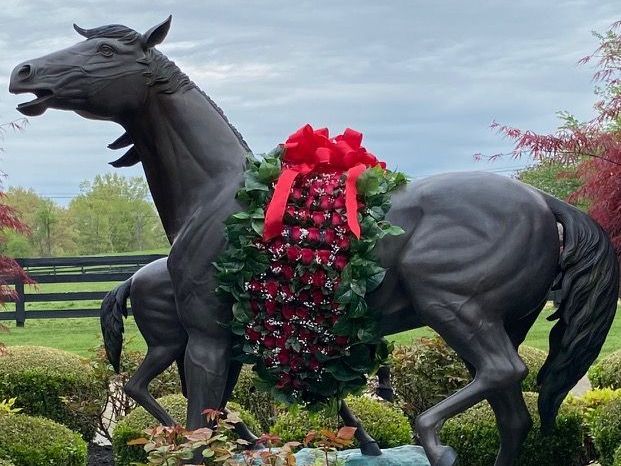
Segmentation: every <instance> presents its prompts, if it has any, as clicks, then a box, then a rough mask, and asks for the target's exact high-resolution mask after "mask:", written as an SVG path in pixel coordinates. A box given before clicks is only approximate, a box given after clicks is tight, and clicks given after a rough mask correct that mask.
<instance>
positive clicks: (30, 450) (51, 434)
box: [0, 414, 87, 466]
mask: <svg viewBox="0 0 621 466" xmlns="http://www.w3.org/2000/svg"><path fill="white" fill-rule="evenodd" d="M0 457H1V458H11V462H12V464H14V466H33V465H51V466H84V465H85V464H86V460H87V447H86V442H85V441H84V440H82V438H81V437H80V435H79V434H77V433H75V432H72V431H71V430H69V429H68V428H67V427H65V426H63V425H61V424H58V423H56V422H54V421H51V420H49V419H44V418H41V417H32V416H27V415H25V414H15V415H0ZM0 464H2V463H0ZM9 464H11V463H9Z"/></svg>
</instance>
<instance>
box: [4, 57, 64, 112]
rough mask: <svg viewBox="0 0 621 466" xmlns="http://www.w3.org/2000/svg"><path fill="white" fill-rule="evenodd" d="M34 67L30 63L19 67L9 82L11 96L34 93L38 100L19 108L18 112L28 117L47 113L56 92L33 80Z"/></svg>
mask: <svg viewBox="0 0 621 466" xmlns="http://www.w3.org/2000/svg"><path fill="white" fill-rule="evenodd" d="M33 71H34V67H33V65H31V64H29V63H22V64H20V65H17V66H16V67H15V69H14V70H13V72H12V73H11V80H10V81H9V92H10V93H11V94H24V93H32V94H34V95H36V98H35V99H33V100H31V101H29V102H24V103H21V104H19V105H18V106H17V110H18V111H19V112H21V113H23V114H24V115H26V116H37V115H41V114H42V113H43V112H45V111H46V110H47V109H48V107H49V104H50V103H51V102H50V101H51V99H52V98H53V97H54V91H52V90H51V89H50V88H49V87H46V86H43V85H38V84H37V83H36V82H35V81H34V80H33V75H34V73H33Z"/></svg>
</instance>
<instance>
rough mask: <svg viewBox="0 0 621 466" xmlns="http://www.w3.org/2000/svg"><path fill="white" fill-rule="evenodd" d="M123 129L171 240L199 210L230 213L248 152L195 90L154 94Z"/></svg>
mask: <svg viewBox="0 0 621 466" xmlns="http://www.w3.org/2000/svg"><path fill="white" fill-rule="evenodd" d="M124 126H125V127H126V129H127V131H128V132H129V133H130V135H131V136H132V139H133V141H134V145H135V147H136V149H137V150H138V153H139V154H140V159H141V161H142V164H143V168H144V171H145V175H146V178H147V182H148V183H149V188H150V190H151V194H152V196H153V200H154V202H155V206H156V208H157V210H158V213H159V215H160V218H161V220H162V224H163V225H164V229H165V230H166V234H167V235H168V237H169V239H170V240H172V239H174V237H175V236H176V234H177V232H178V231H179V229H180V228H181V227H182V226H183V225H184V224H185V222H186V221H187V220H188V218H189V217H190V216H191V215H192V213H193V212H194V211H196V209H197V208H198V207H199V206H200V207H202V208H203V209H206V210H207V212H209V211H213V212H216V211H218V212H222V210H223V209H228V210H231V209H233V205H234V204H233V203H232V202H231V201H232V200H233V199H234V197H235V196H234V193H235V191H236V190H237V189H238V187H239V184H240V182H241V179H242V175H243V170H244V154H245V153H246V152H247V151H248V148H247V146H245V143H243V141H242V140H241V137H240V136H239V135H238V134H237V133H236V132H235V130H234V129H233V128H232V126H231V125H230V124H229V123H228V122H227V121H226V119H225V117H224V115H223V114H222V113H221V112H220V111H219V110H218V109H217V107H216V106H215V104H213V103H212V102H211V101H210V100H209V99H208V98H207V97H206V96H205V95H204V94H203V93H202V92H201V91H200V90H198V89H196V88H193V89H190V90H189V91H186V92H175V93H173V94H164V93H155V92H154V93H153V95H152V96H151V98H149V99H148V101H147V104H146V111H145V112H144V113H142V114H140V115H136V116H134V118H133V119H132V120H131V121H129V122H126V123H125V124H124ZM227 204H228V205H227Z"/></svg>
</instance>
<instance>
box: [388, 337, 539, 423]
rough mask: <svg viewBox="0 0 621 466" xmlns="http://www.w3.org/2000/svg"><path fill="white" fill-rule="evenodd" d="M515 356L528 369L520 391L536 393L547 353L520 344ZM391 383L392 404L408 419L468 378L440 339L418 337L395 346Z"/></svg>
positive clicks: (468, 374) (451, 351)
mask: <svg viewBox="0 0 621 466" xmlns="http://www.w3.org/2000/svg"><path fill="white" fill-rule="evenodd" d="M519 354H520V357H521V358H522V360H523V361H524V363H525V364H526V366H527V367H528V369H529V373H528V376H527V377H526V378H525V379H524V381H523V382H522V390H523V391H532V392H536V391H538V390H539V388H538V387H537V373H538V372H539V370H540V369H541V366H543V363H544V362H545V360H546V358H547V353H546V352H545V351H542V350H540V349H537V348H533V347H530V346H525V345H522V346H521V347H520V349H519ZM390 365H391V380H392V386H393V388H394V391H395V395H396V401H397V403H398V404H399V405H400V406H401V409H403V412H404V413H405V414H406V415H407V416H408V418H409V419H410V424H411V425H412V427H414V425H415V419H416V417H417V416H418V415H419V414H421V413H422V412H423V411H426V410H427V409H429V408H431V407H432V406H434V405H435V404H437V403H438V402H440V401H442V400H443V399H445V398H446V397H448V396H449V395H451V394H453V393H455V392H456V391H457V390H459V389H460V388H462V387H464V386H465V385H466V384H467V383H468V382H469V381H470V380H471V376H470V373H469V372H468V370H467V369H466V366H465V365H464V363H463V361H462V360H461V359H460V358H459V356H457V353H455V351H453V350H452V349H451V348H450V347H449V346H448V345H447V344H446V343H445V342H444V340H442V339H441V338H440V337H434V338H425V337H423V338H419V339H417V340H414V341H413V342H412V343H411V344H410V345H398V346H396V347H395V349H394V351H393V353H392V355H391V357H390Z"/></svg>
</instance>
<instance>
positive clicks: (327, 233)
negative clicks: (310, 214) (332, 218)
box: [323, 228, 336, 244]
mask: <svg viewBox="0 0 621 466" xmlns="http://www.w3.org/2000/svg"><path fill="white" fill-rule="evenodd" d="M323 240H324V241H325V242H326V243H327V244H332V243H334V241H335V240H336V232H335V231H334V230H333V229H331V228H328V229H327V230H324V232H323Z"/></svg>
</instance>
